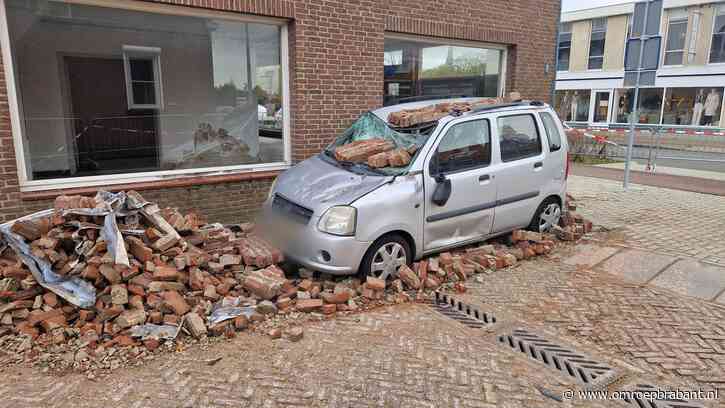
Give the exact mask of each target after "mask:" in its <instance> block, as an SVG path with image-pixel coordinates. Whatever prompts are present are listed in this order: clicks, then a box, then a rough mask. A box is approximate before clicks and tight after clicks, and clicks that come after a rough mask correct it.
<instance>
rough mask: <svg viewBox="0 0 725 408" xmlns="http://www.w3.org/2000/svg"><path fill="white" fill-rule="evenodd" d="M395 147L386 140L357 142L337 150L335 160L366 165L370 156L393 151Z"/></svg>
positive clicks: (339, 147)
mask: <svg viewBox="0 0 725 408" xmlns="http://www.w3.org/2000/svg"><path fill="white" fill-rule="evenodd" d="M394 148H395V145H394V144H393V143H392V142H389V141H387V140H385V139H368V140H356V141H354V142H350V143H346V144H344V145H341V146H338V147H336V148H335V159H337V160H339V161H345V162H353V163H365V162H367V160H368V158H369V157H370V156H374V155H376V154H378V153H382V152H386V151H388V150H393V149H394Z"/></svg>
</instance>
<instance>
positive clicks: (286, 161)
mask: <svg viewBox="0 0 725 408" xmlns="http://www.w3.org/2000/svg"><path fill="white" fill-rule="evenodd" d="M57 1H60V2H63V3H68V4H80V5H89V6H98V7H104V8H108V9H121V10H131V11H140V12H147V13H156V14H163V15H178V16H187V17H198V18H209V19H220V20H229V21H235V22H242V23H257V24H269V25H275V26H277V27H279V29H280V65H281V70H282V109H283V112H286V114H285V115H283V118H282V143H283V161H279V162H270V163H259V164H241V165H233V166H217V167H200V168H196V169H179V170H156V171H147V172H131V173H119V174H109V175H99V176H85V177H61V178H54V179H43V180H31V179H30V178H29V176H28V165H27V162H28V161H29V156H26V145H27V144H28V142H27V141H26V140H25V139H24V138H25V135H26V130H25V120H24V119H23V118H24V115H23V111H22V105H21V96H20V94H19V89H18V86H17V85H16V81H17V76H18V75H17V74H16V72H15V59H14V53H13V49H12V46H11V42H10V28H9V26H8V15H7V5H6V1H5V0H0V52H1V54H2V61H3V69H4V73H5V84H6V94H7V99H8V110H9V116H10V125H11V133H12V138H13V147H14V151H15V159H16V164H17V175H18V184H19V187H20V191H21V192H42V191H53V190H60V189H67V188H84V187H97V186H110V185H118V184H132V183H146V182H157V181H168V180H172V179H178V178H183V177H184V176H190V175H198V176H202V175H203V176H215V175H230V174H248V173H255V172H266V171H278V170H285V169H288V168H290V167H291V165H292V143H291V114H290V112H291V91H290V65H289V21H288V20H286V19H283V18H277V17H265V16H255V15H250V14H240V13H234V12H229V11H221V10H205V9H197V8H190V7H187V6H179V5H172V4H162V3H143V2H135V1H126V0H117V1H115V2H113V3H109V2H106V1H102V0H57ZM28 151H29V150H28Z"/></svg>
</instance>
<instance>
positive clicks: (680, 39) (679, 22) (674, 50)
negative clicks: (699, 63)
mask: <svg viewBox="0 0 725 408" xmlns="http://www.w3.org/2000/svg"><path fill="white" fill-rule="evenodd" d="M686 35H687V17H685V18H684V19H679V18H678V19H672V20H670V22H669V25H668V27H667V44H666V48H665V61H664V65H682V58H683V56H684V48H685V36H686Z"/></svg>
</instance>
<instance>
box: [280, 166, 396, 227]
mask: <svg viewBox="0 0 725 408" xmlns="http://www.w3.org/2000/svg"><path fill="white" fill-rule="evenodd" d="M391 178H392V176H369V175H360V174H356V173H353V172H350V171H347V170H345V169H342V168H339V167H337V166H335V165H333V164H331V163H328V162H326V161H325V160H323V159H322V158H320V157H319V156H314V157H311V158H309V159H307V160H305V161H303V162H301V163H299V164H297V165H296V166H294V167H292V168H291V169H289V170H287V171H285V172H284V173H282V174H280V175H279V177H277V183H276V185H275V189H274V192H275V193H277V194H280V195H282V196H284V197H285V198H286V199H288V200H290V201H293V202H294V203H296V204H299V205H301V206H303V207H307V208H309V209H310V210H313V211H314V212H315V214H316V215H320V214H322V212H324V211H325V210H327V209H328V208H329V207H332V206H334V205H346V204H350V203H352V202H353V201H355V200H357V199H358V198H360V197H361V196H363V195H365V194H367V193H369V192H371V191H373V190H375V189H376V188H378V187H379V186H381V185H383V184H385V183H386V182H388V181H389V180H390V179H391Z"/></svg>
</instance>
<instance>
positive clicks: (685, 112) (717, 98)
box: [662, 88, 723, 126]
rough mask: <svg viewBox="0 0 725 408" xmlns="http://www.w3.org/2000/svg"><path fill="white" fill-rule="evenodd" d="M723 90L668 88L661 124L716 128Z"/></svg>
mask: <svg viewBox="0 0 725 408" xmlns="http://www.w3.org/2000/svg"><path fill="white" fill-rule="evenodd" d="M722 94H723V88H668V89H667V93H666V94H665V107H664V115H663V116H662V123H663V124H667V125H683V126H718V125H719V122H720V111H721V109H722Z"/></svg>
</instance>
